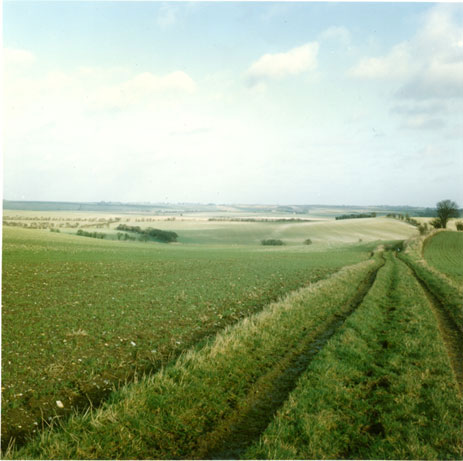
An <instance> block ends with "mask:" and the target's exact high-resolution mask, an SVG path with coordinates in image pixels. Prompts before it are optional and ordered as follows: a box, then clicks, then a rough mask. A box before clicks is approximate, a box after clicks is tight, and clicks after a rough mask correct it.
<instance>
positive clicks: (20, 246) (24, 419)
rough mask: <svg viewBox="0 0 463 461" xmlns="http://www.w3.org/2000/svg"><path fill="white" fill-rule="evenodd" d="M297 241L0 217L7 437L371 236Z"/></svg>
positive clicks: (91, 395) (315, 274)
mask: <svg viewBox="0 0 463 461" xmlns="http://www.w3.org/2000/svg"><path fill="white" fill-rule="evenodd" d="M301 248H302V249H301V251H292V252H285V251H281V250H280V249H279V250H275V249H265V248H263V247H262V246H260V245H258V246H256V247H250V246H246V247H237V248H230V247H226V246H208V245H201V246H199V245H196V246H195V245H191V246H188V245H173V246H166V245H163V244H142V243H132V242H131V243H126V242H117V241H116V242H114V241H105V240H103V241H102V240H97V239H89V238H84V237H77V236H74V235H66V234H64V233H50V232H48V231H36V230H29V229H18V228H15V229H11V228H5V229H4V234H3V288H2V289H3V314H2V333H3V341H2V357H3V362H2V423H3V424H2V435H3V439H4V441H5V440H8V437H10V436H15V437H16V438H17V439H20V438H21V436H22V435H24V434H25V433H27V432H29V431H38V429H39V428H38V426H40V425H41V424H42V422H41V416H42V415H43V416H44V417H45V420H46V421H48V419H49V418H53V417H54V415H55V412H56V413H58V414H59V415H63V414H64V413H66V412H69V410H70V409H71V408H72V407H73V406H78V407H85V406H88V403H89V400H90V401H91V402H93V403H98V402H99V401H100V400H101V399H102V398H103V397H104V396H105V395H107V394H108V393H109V392H110V391H111V390H112V389H113V387H114V384H115V383H118V382H121V381H124V380H126V379H131V378H132V377H133V376H134V374H135V373H137V372H138V373H140V372H143V371H146V370H152V369H156V368H158V367H159V366H160V365H162V364H165V363H167V362H168V361H169V360H171V359H172V358H174V357H175V356H176V355H178V353H180V352H181V351H183V350H185V349H188V348H189V347H190V346H192V345H194V344H196V343H197V342H198V341H200V340H202V339H203V338H206V337H208V336H211V335H213V334H215V333H216V332H217V331H219V330H220V329H222V328H223V327H225V326H226V325H230V324H232V323H235V322H237V321H238V320H240V319H242V318H244V317H246V316H248V315H250V314H253V313H255V312H257V311H259V310H260V309H262V307H263V306H265V305H267V304H268V303H270V302H271V301H275V300H276V299H278V298H279V297H281V296H283V295H285V294H286V293H288V292H290V291H292V290H295V289H297V288H299V287H301V286H305V285H308V284H310V283H313V282H316V281H317V280H320V279H321V278H324V277H327V276H328V275H330V274H332V273H333V272H334V271H336V270H338V269H340V268H341V267H342V266H345V265H347V264H354V263H357V262H359V261H361V260H364V259H366V258H367V257H368V255H369V252H370V251H371V249H372V244H363V245H356V246H350V247H336V248H335V249H331V250H330V249H327V248H325V247H322V248H320V247H319V248H318V249H317V248H316V246H315V245H311V246H310V248H308V247H307V246H303V247H301ZM58 400H59V401H61V402H62V403H63V405H64V408H63V409H61V408H59V407H58V406H57V405H56V401H58Z"/></svg>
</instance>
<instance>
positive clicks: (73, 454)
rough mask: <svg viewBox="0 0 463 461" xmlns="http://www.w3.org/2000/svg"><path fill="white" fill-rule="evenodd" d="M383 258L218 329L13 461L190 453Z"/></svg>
mask: <svg viewBox="0 0 463 461" xmlns="http://www.w3.org/2000/svg"><path fill="white" fill-rule="evenodd" d="M381 264H382V260H381V258H380V257H378V256H377V257H376V258H375V259H374V260H369V261H365V262H363V263H359V264H357V265H356V266H352V267H349V268H345V269H342V270H341V271H340V272H339V273H337V274H335V275H333V276H332V277H330V278H329V279H327V280H324V281H320V282H318V283H316V284H314V285H311V286H309V287H307V288H303V289H301V290H299V291H298V292H296V293H292V294H291V295H290V296H288V297H287V298H286V299H285V300H283V301H281V302H279V303H276V304H272V305H271V306H269V307H268V308H266V309H265V310H264V311H262V312H261V313H259V314H256V315H255V316H251V317H249V318H246V319H245V320H243V321H241V322H240V323H238V324H237V325H235V326H233V327H229V328H227V329H226V330H225V331H224V332H222V333H220V334H218V336H217V338H216V339H215V340H214V341H213V342H212V343H211V344H209V345H206V346H205V347H204V348H203V349H200V350H196V351H194V350H193V351H189V352H188V353H186V354H184V355H182V356H181V357H180V358H179V359H178V360H177V362H176V363H175V364H174V365H172V366H168V367H167V368H165V369H164V370H162V371H161V372H159V373H157V374H155V375H153V376H151V377H149V378H145V379H142V380H141V381H140V382H138V383H135V384H133V385H130V386H126V387H124V388H122V389H121V390H120V391H118V392H116V393H114V394H113V395H112V397H111V400H110V402H109V403H107V404H106V405H104V406H103V407H102V408H101V409H98V410H95V411H92V412H87V413H86V414H85V415H76V416H74V417H72V418H71V419H69V420H68V421H67V422H64V423H63V426H62V427H58V428H56V430H54V431H45V432H43V433H42V435H41V437H37V438H35V439H34V440H32V441H31V442H29V443H28V444H27V445H26V446H25V447H24V448H22V449H20V450H19V451H17V452H14V453H12V454H10V456H11V457H13V458H21V459H24V458H45V459H56V458H58V459H68V458H77V459H80V458H85V459H90V458H91V459H94V458H112V459H116V458H119V459H125V458H169V459H172V458H190V457H195V456H199V457H201V455H200V453H204V451H207V446H205V444H206V445H207V443H208V441H207V436H208V434H210V433H211V432H212V431H213V430H215V428H216V427H217V426H218V425H219V424H220V423H221V422H223V421H224V420H226V419H227V418H228V417H230V416H231V415H232V414H233V413H234V412H235V411H237V409H239V406H240V402H242V401H243V400H244V399H246V396H247V394H248V393H249V391H250V389H251V388H252V386H253V385H254V384H255V383H256V382H257V381H258V380H259V378H260V377H262V376H263V375H265V374H266V373H268V372H270V371H271V370H272V368H273V367H275V366H277V365H278V363H279V362H280V361H281V359H282V358H283V357H285V356H286V355H287V354H288V352H289V351H291V350H292V349H293V348H295V347H297V345H298V344H299V343H300V342H301V341H302V340H303V339H304V338H306V337H307V335H310V334H311V333H312V332H315V331H317V329H319V328H320V327H321V326H322V325H323V324H325V323H327V322H329V321H331V320H332V319H333V317H336V316H337V315H339V314H340V313H341V312H342V310H343V309H348V303H349V300H351V299H352V298H353V297H355V295H356V293H357V291H358V287H359V285H360V284H361V283H362V281H363V280H364V279H365V278H366V277H368V274H370V273H371V272H372V271H374V270H375V269H376V268H378V267H379V266H380V265H381Z"/></svg>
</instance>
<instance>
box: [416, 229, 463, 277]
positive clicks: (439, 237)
mask: <svg viewBox="0 0 463 461" xmlns="http://www.w3.org/2000/svg"><path fill="white" fill-rule="evenodd" d="M424 258H425V259H426V261H427V262H428V264H430V265H431V266H433V267H434V268H435V269H437V270H438V271H440V272H442V273H444V274H446V275H447V276H449V277H451V278H453V279H454V280H455V281H456V282H459V283H460V284H462V283H463V232H456V231H454V232H439V233H437V234H436V235H434V236H433V237H432V238H430V239H429V241H428V242H427V244H426V246H425V248H424Z"/></svg>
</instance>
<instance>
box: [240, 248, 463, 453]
mask: <svg viewBox="0 0 463 461" xmlns="http://www.w3.org/2000/svg"><path fill="white" fill-rule="evenodd" d="M462 420H463V401H462V399H461V397H459V396H458V390H457V385H456V381H455V376H454V375H453V373H452V370H451V367H450V363H449V360H448V357H447V355H446V350H445V348H444V345H443V342H442V340H441V338H440V335H439V331H438V328H437V324H436V319H435V318H434V316H433V314H432V311H431V310H430V307H429V305H428V301H427V298H426V296H425V295H424V293H423V291H422V289H421V287H420V286H419V284H418V282H417V281H416V280H415V279H414V277H413V276H412V274H411V272H410V271H409V269H407V268H406V266H405V265H404V264H402V263H400V262H398V261H395V260H394V259H392V258H391V257H390V258H389V261H388V263H387V265H386V266H385V267H384V268H383V269H381V270H380V272H379V274H378V277H377V279H376V282H375V284H374V286H373V288H372V289H371V290H370V292H369V294H368V295H367V296H366V298H365V300H364V302H363V304H362V305H361V306H360V307H359V309H358V310H357V311H356V312H355V313H354V314H353V315H352V316H351V317H350V318H349V319H348V320H347V321H346V322H345V324H344V327H343V328H342V329H341V330H340V332H339V334H338V335H336V336H334V337H333V338H332V339H331V341H330V342H329V343H328V344H327V346H326V347H325V348H324V350H323V351H322V352H321V353H320V354H319V355H318V356H317V358H316V359H315V360H314V361H313V362H312V364H311V366H310V367H309V368H308V370H307V373H305V374H304V375H303V377H302V378H301V379H300V381H299V383H298V387H297V389H296V390H295V391H294V392H293V393H292V394H291V396H290V398H289V400H288V402H287V404H286V405H284V406H283V407H282V408H281V409H280V411H279V412H278V416H277V417H276V418H275V420H274V422H273V423H272V424H271V425H270V426H269V427H268V429H267V430H266V431H265V433H264V434H263V436H262V437H261V439H260V441H259V442H258V443H256V444H255V445H254V446H253V447H251V448H250V449H249V450H248V452H247V457H249V458H251V459H253V458H258V459H333V458H334V459H346V458H354V459H460V458H461V457H462V456H463V428H462V425H461V421H462Z"/></svg>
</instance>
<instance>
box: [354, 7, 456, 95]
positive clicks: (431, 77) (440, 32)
mask: <svg viewBox="0 0 463 461" xmlns="http://www.w3.org/2000/svg"><path fill="white" fill-rule="evenodd" d="M456 11H457V10H456V9H455V8H454V7H453V6H449V5H438V6H436V7H434V8H432V9H431V10H429V11H428V12H427V13H426V14H425V16H424V17H423V22H422V27H421V29H420V30H419V31H418V32H417V33H416V34H415V36H413V37H412V38H411V39H410V40H409V41H406V42H401V43H399V44H397V45H395V46H394V47H392V49H391V50H390V51H389V52H388V53H386V54H384V55H383V56H377V57H365V58H362V59H361V60H360V62H359V63H358V64H357V65H355V66H354V67H352V68H351V69H349V71H348V75H350V76H351V77H354V78H361V79H375V80H379V79H383V80H391V79H394V80H396V81H398V84H399V85H400V86H399V87H398V91H397V96H398V97H400V98H404V99H411V100H432V99H441V98H462V97H463V22H462V21H461V19H460V18H459V17H458V15H457V14H455V12H456Z"/></svg>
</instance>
